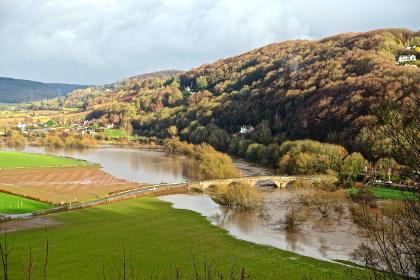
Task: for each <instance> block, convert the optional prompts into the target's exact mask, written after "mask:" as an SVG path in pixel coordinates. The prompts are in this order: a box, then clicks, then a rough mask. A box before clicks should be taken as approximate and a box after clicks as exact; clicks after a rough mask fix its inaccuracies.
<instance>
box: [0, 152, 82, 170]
mask: <svg viewBox="0 0 420 280" xmlns="http://www.w3.org/2000/svg"><path fill="white" fill-rule="evenodd" d="M83 165H88V163H86V162H84V161H78V160H74V159H70V158H64V157H55V156H48V155H39V154H28V153H19V152H6V151H0V168H16V167H46V166H49V167H53V166H83Z"/></svg>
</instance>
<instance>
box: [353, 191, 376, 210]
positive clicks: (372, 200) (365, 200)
mask: <svg viewBox="0 0 420 280" xmlns="http://www.w3.org/2000/svg"><path fill="white" fill-rule="evenodd" d="M350 196H351V199H352V200H353V201H354V202H357V203H361V204H364V205H369V206H370V207H372V208H375V207H376V196H375V194H374V193H373V192H372V191H371V190H369V189H368V188H366V187H362V188H359V189H357V192H354V193H351V194H350Z"/></svg>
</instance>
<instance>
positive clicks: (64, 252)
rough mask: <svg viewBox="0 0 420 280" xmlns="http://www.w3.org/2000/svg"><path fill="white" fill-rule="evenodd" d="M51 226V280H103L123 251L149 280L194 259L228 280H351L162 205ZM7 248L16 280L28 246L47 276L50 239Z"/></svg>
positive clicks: (38, 235) (88, 213)
mask: <svg viewBox="0 0 420 280" xmlns="http://www.w3.org/2000/svg"><path fill="white" fill-rule="evenodd" d="M47 218H53V219H55V220H56V221H57V222H58V225H57V226H54V227H51V228H49V230H48V235H49V239H50V243H51V247H50V250H49V256H50V257H49V260H48V267H47V275H49V277H48V279H103V277H102V264H104V265H105V269H106V270H109V269H111V267H115V265H118V264H120V262H121V260H122V256H123V247H125V248H126V252H127V256H128V255H129V254H131V256H132V258H133V259H134V260H135V262H136V264H138V265H140V267H141V271H142V273H143V275H147V274H148V273H149V272H155V273H158V274H162V273H164V274H167V273H168V271H169V269H170V267H171V265H172V270H174V267H175V266H177V267H178V268H179V269H180V270H181V271H183V272H184V274H183V275H185V273H191V272H192V271H193V269H194V268H193V262H192V257H193V256H194V257H195V258H196V259H197V263H198V265H199V267H198V270H200V271H203V262H204V259H206V260H207V262H209V263H211V264H212V266H213V270H215V269H216V270H218V271H222V272H229V271H230V270H231V268H232V265H234V269H235V270H236V271H238V272H239V274H240V270H241V269H242V267H245V268H246V272H248V273H251V275H252V276H253V279H301V276H302V274H306V275H310V276H311V277H312V278H311V279H346V277H345V269H346V268H345V267H344V266H341V265H338V264H334V263H330V262H324V261H320V260H315V259H312V258H308V257H303V256H300V255H296V254H293V253H290V252H286V251H282V250H278V249H274V248H272V247H267V246H260V245H256V244H253V243H250V242H246V241H241V240H237V239H235V238H233V237H231V236H230V235H228V234H227V232H226V231H225V230H222V229H219V228H217V227H215V226H213V225H211V224H210V223H209V222H208V221H207V220H206V219H205V218H204V217H202V216H200V215H199V214H197V213H194V212H192V211H188V210H177V209H173V208H172V207H171V206H170V204H169V203H167V202H164V201H160V200H158V199H157V198H150V197H143V198H138V199H132V200H127V201H122V202H118V203H114V204H109V205H103V206H98V207H93V208H87V209H83V210H78V211H71V212H64V213H59V214H54V215H50V216H47ZM8 240H13V252H11V255H10V268H9V271H10V274H11V275H10V276H11V277H10V279H21V278H24V277H23V276H24V275H23V271H22V256H26V257H27V256H28V255H27V254H28V253H27V252H28V244H29V242H31V245H32V252H33V254H34V257H35V262H36V263H37V267H38V270H37V271H38V273H40V270H42V265H43V258H44V256H45V252H44V247H45V234H44V231H43V230H42V229H33V230H30V231H27V232H18V233H11V234H9V237H8ZM0 274H1V272H0ZM329 274H331V275H329ZM225 275H226V274H225ZM39 276H41V274H39ZM185 276H186V275H185ZM326 277H327V278H326ZM38 278H42V277H38ZM185 278H187V277H183V278H182V279H185ZM226 278H227V277H226ZM153 279H155V278H153ZM159 279H161V278H159ZM188 279H190V278H188ZM223 279H225V278H223Z"/></svg>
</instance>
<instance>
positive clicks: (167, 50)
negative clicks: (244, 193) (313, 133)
mask: <svg viewBox="0 0 420 280" xmlns="http://www.w3.org/2000/svg"><path fill="white" fill-rule="evenodd" d="M419 14H420V0H351V1H349V0H254V1H252V0H0V76H3V77H12V78H19V79H29V80H36V81H43V82H64V83H77V84H89V85H91V84H107V83H112V82H115V81H117V80H120V79H122V78H126V77H131V76H134V75H138V74H142V73H148V72H154V71H158V70H165V69H180V70H188V69H191V68H193V67H198V66H200V65H202V64H204V63H210V62H213V61H215V60H218V59H220V58H225V57H229V56H232V55H235V54H240V53H243V52H246V51H248V50H251V49H254V48H256V47H261V46H264V45H267V44H269V43H273V42H281V41H285V40H294V39H311V40H314V39H319V38H323V37H326V36H330V35H334V34H338V33H344V32H358V31H368V30H373V29H378V28H390V27H399V28H409V29H411V30H414V31H417V30H419V29H420V22H419V18H418V15H419Z"/></svg>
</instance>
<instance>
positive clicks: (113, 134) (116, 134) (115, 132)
mask: <svg viewBox="0 0 420 280" xmlns="http://www.w3.org/2000/svg"><path fill="white" fill-rule="evenodd" d="M102 134H103V135H104V136H106V137H109V138H113V139H116V140H119V139H121V137H123V135H124V133H123V132H122V131H121V130H120V129H114V128H105V129H104V131H103V132H102ZM137 138H138V137H137V135H129V136H128V140H137Z"/></svg>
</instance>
